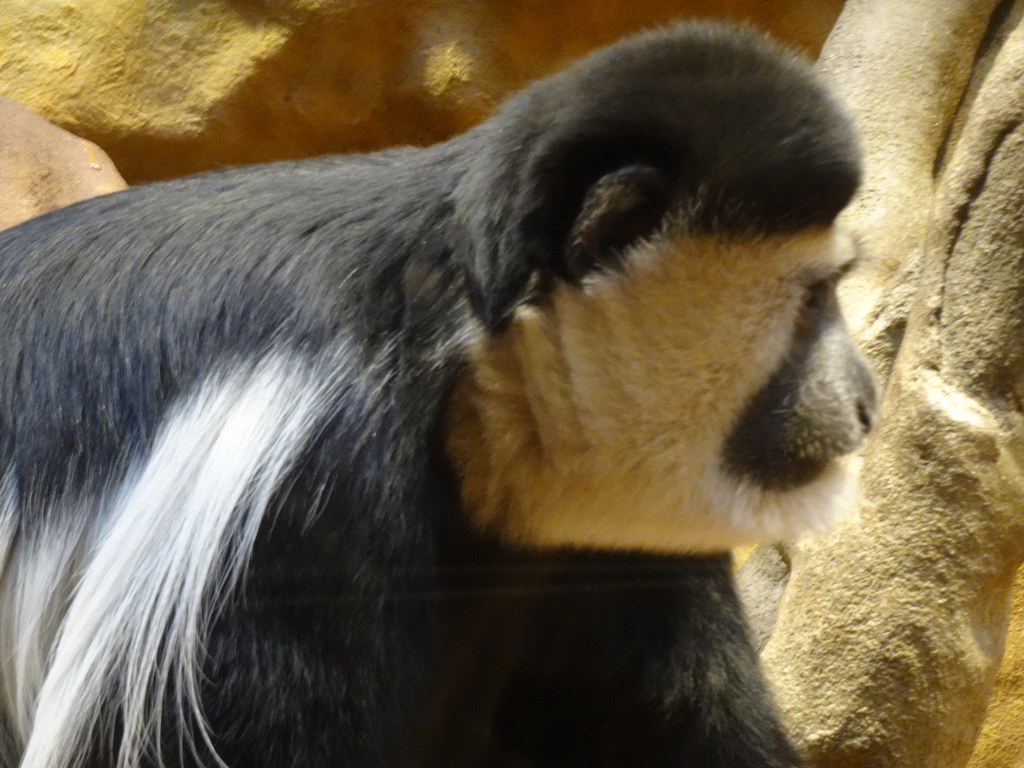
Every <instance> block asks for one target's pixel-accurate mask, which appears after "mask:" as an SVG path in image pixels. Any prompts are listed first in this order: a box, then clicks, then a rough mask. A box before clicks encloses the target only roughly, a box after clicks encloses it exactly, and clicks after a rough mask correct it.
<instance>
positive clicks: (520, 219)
mask: <svg viewBox="0 0 1024 768" xmlns="http://www.w3.org/2000/svg"><path fill="white" fill-rule="evenodd" d="M627 135H628V134H627ZM558 138H561V137H558ZM573 138H574V139H576V140H575V141H568V142H561V141H553V142H545V141H543V140H541V141H537V142H536V144H535V145H534V146H533V147H530V148H529V149H525V150H524V149H523V148H521V147H519V148H517V150H516V151H512V152H507V153H506V152H496V153H495V155H496V157H497V158H498V159H497V160H496V159H495V155H492V156H491V157H490V158H486V159H487V160H489V161H490V162H481V163H480V164H479V165H477V166H476V167H474V168H472V169H471V170H470V171H469V172H468V173H467V174H466V176H465V177H464V178H463V182H462V184H460V186H459V188H458V189H457V190H456V207H457V213H456V215H457V217H458V218H459V219H460V222H461V224H462V226H461V230H462V231H461V234H460V244H459V246H458V248H457V250H458V251H460V258H461V261H462V263H463V265H464V266H465V267H466V268H467V273H468V286H469V295H470V299H471V301H472V303H473V307H474V309H475V310H476V312H477V314H478V315H479V316H480V317H481V319H482V320H483V321H484V322H485V324H486V325H487V327H488V328H489V329H490V330H491V331H492V332H496V331H499V330H500V329H501V328H502V327H503V326H504V325H505V324H506V323H507V322H508V321H509V320H510V319H511V316H512V313H513V312H514V310H515V308H516V306H518V305H519V304H521V303H523V302H524V301H528V300H537V299H540V298H543V295H544V293H546V292H547V291H549V290H550V289H551V288H552V287H553V286H554V285H555V284H556V283H557V282H558V281H565V282H569V283H578V282H579V281H580V280H582V279H583V278H584V277H585V276H586V275H588V274H592V273H593V272H595V271H601V270H606V269H614V268H615V267H617V266H620V265H621V259H622V256H623V254H624V252H625V250H626V248H627V247H628V246H630V245H632V244H633V243H635V242H636V241H637V240H639V239H640V238H642V237H645V236H648V235H651V234H654V233H655V232H656V231H657V229H658V227H659V226H660V224H661V221H662V219H663V217H664V215H665V211H666V210H667V208H668V206H669V203H670V202H671V196H672V194H673V186H672V183H671V179H672V174H670V173H669V172H668V171H667V170H665V169H663V167H662V164H660V163H658V162H656V161H652V160H638V159H635V158H638V157H639V156H640V155H641V153H639V152H631V151H622V150H623V147H622V146H621V144H620V146H619V147H614V144H615V142H612V141H607V140H603V139H602V140H600V141H597V140H589V141H581V140H579V137H573ZM615 138H617V139H620V138H621V134H619V135H617V136H615ZM609 145H611V146H612V147H613V150H612V151H609ZM499 149H503V148H501V147H499ZM614 149H619V150H620V151H619V152H615V151H614ZM530 150H533V151H530ZM617 158H627V159H617ZM516 161H518V162H516Z"/></svg>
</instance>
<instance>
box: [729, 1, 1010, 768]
mask: <svg viewBox="0 0 1024 768" xmlns="http://www.w3.org/2000/svg"><path fill="white" fill-rule="evenodd" d="M996 5H997V4H996V3H995V2H991V1H979V0H973V1H972V0H960V1H944V0H927V2H926V1H924V0H850V2H849V3H848V4H847V7H846V9H845V10H844V13H843V16H842V17H841V19H840V22H839V24H838V26H837V29H836V31H835V33H834V35H833V37H832V38H831V39H830V40H829V42H828V44H827V45H826V48H825V50H824V52H823V63H824V66H825V67H826V70H827V72H828V73H829V75H830V77H831V78H832V79H833V82H835V83H836V85H837V88H839V90H840V91H841V92H842V93H843V94H844V95H845V96H846V98H847V100H848V101H849V102H850V103H851V104H852V106H853V108H854V110H855V111H856V113H857V115H858V118H859V120H860V122H861V125H862V129H863V133H864V138H865V144H866V149H867V157H868V167H867V170H868V178H867V182H866V184H865V187H864V192H863V194H862V195H861V197H860V199H859V201H858V203H857V204H856V205H855V206H854V208H853V209H852V210H851V211H850V212H849V215H848V221H849V223H850V224H851V225H852V226H854V227H855V228H856V229H857V231H858V232H859V233H860V234H861V236H862V237H863V239H864V241H865V243H866V247H867V251H868V253H869V256H872V257H874V261H873V262H872V263H871V264H869V265H868V267H867V268H866V269H865V270H864V271H863V272H862V273H861V276H860V277H859V279H858V280H855V281H854V285H853V286H851V291H850V295H849V296H848V297H847V298H851V299H853V300H854V302H855V303H856V304H858V305H859V306H860V311H859V312H855V313H854V317H855V322H856V323H857V326H858V328H857V330H858V333H859V335H860V338H861V339H862V340H863V341H864V342H865V343H866V344H867V345H868V348H869V351H870V353H871V358H872V361H873V362H874V363H875V365H876V368H877V369H878V371H879V373H880V374H881V376H882V378H883V381H885V383H886V388H885V396H884V400H883V406H882V410H881V424H880V427H879V429H878V431H877V433H876V434H875V435H874V436H873V437H872V439H871V440H870V441H869V444H868V446H867V448H866V450H865V452H864V482H863V500H862V503H861V505H860V507H859V509H858V510H857V513H856V515H855V516H854V517H852V518H851V519H850V520H849V521H847V522H846V523H845V524H843V525H841V526H840V527H839V528H838V529H837V530H835V531H833V532H830V534H828V535H827V536H822V537H817V538H811V539H807V540H804V541H801V542H798V543H797V544H795V545H792V546H790V547H783V548H772V549H770V550H769V551H768V552H767V553H759V552H755V553H754V554H753V555H752V556H751V557H750V559H748V561H747V563H746V564H745V566H744V568H743V570H742V572H741V579H742V580H743V582H744V589H745V592H746V593H747V594H748V595H753V596H756V597H758V598H759V599H762V600H769V601H770V599H771V596H772V595H773V594H778V593H779V589H778V587H779V585H783V586H784V590H782V592H781V598H780V600H779V601H778V604H777V606H776V611H773V610H771V608H770V607H765V606H761V608H760V618H759V622H760V625H759V627H758V636H759V637H760V638H762V640H763V641H764V642H765V646H764V652H763V659H764V663H765V666H766V669H767V671H768V673H769V675H770V677H771V678H772V680H773V683H774V684H775V686H776V689H777V693H778V698H779V701H780V705H781V707H782V709H783V711H784V714H785V716H786V718H787V720H788V722H789V723H790V724H791V726H792V730H793V733H794V735H795V736H796V738H797V739H798V741H799V742H800V743H801V744H802V745H803V746H804V747H805V748H806V750H807V752H808V754H809V756H810V758H811V761H812V764H813V765H816V766H821V767H822V768H825V767H826V766H827V767H828V768H853V767H854V766H857V767H863V768H867V767H868V766H872V767H874V766H885V768H953V766H957V767H959V766H963V765H966V764H967V762H968V760H969V759H970V756H971V754H972V750H973V749H974V746H975V741H976V739H977V736H978V732H979V730H980V728H981V726H982V720H983V718H984V715H985V710H986V706H987V704H988V701H989V696H990V694H991V691H992V686H993V681H994V679H995V676H996V671H997V669H998V667H999V664H1000V661H1001V659H1002V653H1003V647H1004V633H1005V630H1006V626H1007V620H1008V607H1009V600H1008V598H1009V594H1010V589H1011V584H1012V580H1013V575H1014V572H1015V570H1016V568H1017V566H1018V565H1019V564H1020V562H1021V559H1022V557H1024V472H1022V467H1021V462H1022V461H1024V417H1022V415H1021V393H1022V391H1024V344H1022V343H1021V340H1022V331H1024V269H1022V256H1024V219H1022V217H1021V216H1020V211H1021V210H1022V208H1024V184H1022V182H1021V179H1022V178H1024V130H1022V129H1021V128H1020V125H1021V118H1022V116H1024V92H1022V90H1021V82H1024V27H1021V26H1020V24H1019V23H1018V22H1019V14H1018V12H1017V10H1018V9H1019V7H1020V5H1021V3H1020V2H1016V3H1003V4H1001V5H1000V6H999V12H998V13H996V14H994V13H993V12H994V11H995V10H996ZM990 21H991V26H990V24H989V22H990ZM979 49H980V53H981V55H980V56H979V57H978V59H977V61H976V59H975V57H976V55H977V54H978V53H979ZM868 51H870V54H868V53H867V52H868ZM972 71H973V76H974V81H973V82H969V78H970V77H971V75H972ZM957 110H959V113H958V114H957ZM780 562H781V563H783V564H786V563H788V564H789V565H790V567H789V568H788V569H786V568H782V569H780V568H779V563H780ZM773 590H774V591H773ZM776 617H777V618H776ZM773 622H774V624H773ZM1019 730H1020V725H1019V724H1018V731H1019ZM991 765H992V767H993V768H995V766H996V765H999V766H1000V768H1011V767H1012V765H1013V764H1012V763H991Z"/></svg>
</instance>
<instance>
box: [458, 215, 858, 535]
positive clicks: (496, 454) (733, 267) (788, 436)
mask: <svg viewBox="0 0 1024 768" xmlns="http://www.w3.org/2000/svg"><path fill="white" fill-rule="evenodd" d="M851 256H852V249H851V248H849V247H847V245H846V244H845V243H844V238H842V237H841V236H840V235H838V234H837V233H836V232H835V231H834V230H833V229H822V230H812V231H809V232H803V233H801V234H797V235H779V236H773V237H765V238H748V239H740V238H729V239H724V238H723V239H719V238H714V237H710V236H708V237H685V236H684V237H679V236H672V235H671V234H666V233H665V232H662V233H661V234H658V235H656V236H654V237H652V238H650V239H647V240H644V241H642V242H641V243H639V244H637V245H634V246H632V247H631V248H630V249H629V251H628V253H626V254H624V258H623V259H622V263H621V265H620V267H621V268H619V269H615V270H609V271H606V272H596V273H594V274H592V275H591V276H589V277H587V278H585V279H584V280H583V281H581V282H580V283H579V284H577V285H570V284H563V285H560V286H558V287H557V288H556V289H555V290H554V291H553V292H552V294H551V295H550V297H549V298H548V300H546V301H545V302H544V303H543V304H541V305H540V306H535V307H525V308H521V309H520V310H519V311H518V313H517V314H516V316H515V318H514V319H513V321H512V323H511V324H510V326H509V327H508V328H507V329H506V330H505V331H504V333H502V334H501V335H500V336H499V337H497V338H495V339H491V340H489V341H488V342H485V343H484V344H483V345H482V346H481V347H480V348H479V349H478V350H477V352H476V354H475V356H474V360H473V363H472V365H471V368H470V373H469V374H468V376H467V377H466V379H465V380H464V381H463V382H462V383H461V384H460V386H459V387H458V389H457V391H456V394H455V399H454V403H453V409H452V413H453V419H452V422H451V423H452V432H451V439H450V449H451V452H452V455H453V458H454V459H455V463H456V465H457V467H458V469H459V471H460V474H461V477H462V482H463V496H464V500H465V502H466V506H467V508H468V510H469V513H470V514H471V515H472V516H473V517H474V519H475V520H476V522H477V523H478V524H480V525H481V526H483V527H485V528H491V529H494V530H496V531H497V532H498V533H499V534H500V535H502V536H504V537H507V538H510V539H513V540H518V541H522V542H524V543H530V544H538V545H546V546H551V545H555V546H559V545H567V546H602V547H616V548H622V547H629V548H633V547H637V548H643V549H650V550H673V551H681V550H702V549H713V548H721V547H722V546H724V545H730V544H740V543H745V542H750V541H755V540H764V539H779V538H784V537H788V536H791V535H794V534H796V533H798V532H800V531H802V530H804V529H806V528H808V527H816V526H820V525H823V524H825V523H827V522H828V521H830V520H831V519H832V518H833V517H834V516H835V515H836V514H837V513H839V512H840V511H841V510H842V509H843V508H845V507H846V506H847V505H848V502H849V500H850V496H851V479H850V474H851V473H850V471H849V468H848V467H847V466H846V462H844V460H843V459H842V457H843V456H844V455H846V454H848V453H849V452H851V451H852V450H853V449H854V448H856V447H857V445H858V444H859V443H860V441H861V439H862V438H863V436H864V434H865V433H866V432H867V430H868V429H869V427H870V422H871V419H872V414H873V410H874V392H873V386H872V380H871V376H870V374H869V373H868V371H867V369H866V367H865V365H864V363H863V361H862V359H861V358H860V356H859V355H858V353H857V352H856V351H855V349H854V347H853V345H852V343H851V341H850V339H849V335H848V333H847V330H846V328H845V324H844V322H843V319H842V315H841V313H840V311H839V307H838V303H837V301H836V296H835V287H836V282H837V281H838V278H839V276H840V275H841V274H842V273H843V272H844V271H845V269H846V268H847V266H848V263H849V262H850V260H851Z"/></svg>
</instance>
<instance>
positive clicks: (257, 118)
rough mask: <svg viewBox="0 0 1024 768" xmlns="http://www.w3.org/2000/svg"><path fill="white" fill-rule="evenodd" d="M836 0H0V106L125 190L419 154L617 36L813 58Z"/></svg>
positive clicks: (838, 0)
mask: <svg viewBox="0 0 1024 768" xmlns="http://www.w3.org/2000/svg"><path fill="white" fill-rule="evenodd" d="M841 6H842V2H841V0H784V1H783V0H778V1H776V2H771V3H766V2H763V0H717V1H716V0H586V1H585V2H579V0H545V2H536V0H529V1H524V0H446V1H445V2H441V1H440V0H391V1H390V2H386V3H383V2H371V0H348V1H347V2H341V1H340V0H277V1H275V2H265V3H264V2H253V1H252V0H244V1H239V2H224V0H190V1H189V2H172V1H171V0H158V1H155V2H146V3H140V2H137V0H89V2H82V1H80V0H74V1H69V2H46V3H42V2H38V0H3V9H2V11H0V94H3V95H6V96H9V97H12V98H14V99H17V100H18V101H20V102H21V103H23V104H25V105H27V106H29V107H30V108H32V109H34V110H36V111H37V112H39V113H40V114H41V115H43V116H44V117H46V118H48V119H50V120H52V121H53V122H55V123H57V124H58V125H61V126H62V127H64V128H67V129H68V130H70V131H72V132H74V133H75V134H77V135H79V136H84V137H86V138H88V139H90V140H92V141H94V142H96V143H97V144H99V145H100V146H102V147H104V148H105V149H106V150H107V152H109V153H110V156H111V157H112V158H113V159H114V161H115V162H116V163H117V166H118V168H119V169H120V170H121V172H122V173H123V174H124V175H125V177H126V178H127V179H129V180H130V181H132V182H133V183H134V182H138V181H142V180H148V179H155V178H167V177H172V176H181V175H184V174H186V173H190V172H193V171H198V170H203V169H207V168H213V167H219V166H223V165H231V164H239V163H247V162H258V161H263V160H271V159H280V158H285V157H298V156H306V155H313V154H322V153H325V152H336V151H352V150H368V149H374V148H378V147H382V146H388V145H393V144H402V143H419V144H422V143H430V142H434V141H437V140H439V139H442V138H445V137H447V136H449V135H451V134H452V133H455V132H457V131H460V130H463V129H464V128H466V127H467V126H469V125H472V124H473V123H475V122H477V121H478V120H480V119H481V118H482V117H484V116H485V115H486V114H488V113H489V112H490V110H491V109H492V108H493V107H494V105H495V104H496V103H497V102H498V101H499V100H500V99H501V98H502V96H503V95H504V94H506V93H507V92H508V91H509V90H511V89H514V88H517V87H519V86H521V85H523V84H524V83H526V82H527V81H529V80H531V79H533V78H534V77H537V76H539V75H541V74H544V73H546V72H550V71H553V70H555V69H557V68H559V67H560V66H562V65H563V64H565V63H566V62H567V61H569V60H571V59H573V58H575V57H577V56H579V55H581V54H583V53H585V52H587V51H588V50H590V49H592V48H595V47H597V46H599V45H601V44H603V43H605V42H608V41H611V40H614V39H615V38H617V37H619V36H621V35H622V34H625V33H627V32H631V31H635V30H637V29H640V28H644V27H649V26H653V25H657V24H664V23H668V22H670V21H672V20H673V19H677V18H682V17H692V16H716V17H728V18H732V19H737V20H750V21H753V22H755V23H757V24H758V25H759V26H761V27H762V28H765V29H767V30H770V31H772V32H774V33H776V34H777V35H778V36H780V37H782V38H784V39H787V40H789V41H791V42H793V43H795V44H797V45H800V46H802V47H803V48H804V49H806V50H808V51H809V52H812V53H815V52H817V50H818V48H819V47H820V45H821V43H822V41H823V40H824V38H825V35H826V34H827V32H828V30H829V29H830V28H831V26H832V23H833V21H834V19H835V17H836V15H837V14H838V12H839V9H840V8H841Z"/></svg>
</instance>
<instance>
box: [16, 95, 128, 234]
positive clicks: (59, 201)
mask: <svg viewBox="0 0 1024 768" xmlns="http://www.w3.org/2000/svg"><path fill="white" fill-rule="evenodd" d="M0 125H3V131H0V229H3V228H5V227H10V226H13V225H15V224H17V223H18V222H20V221H24V220H25V219H30V218H32V217H33V216H38V215H39V214H41V213H45V212H46V211H49V210H52V209H54V208H60V207H61V206H64V205H71V203H74V202H77V201H78V200H84V199H85V198H87V197H94V196H96V195H104V194H107V193H108V192H114V191H115V190H118V189H123V188H124V186H125V183H124V179H122V178H121V177H120V175H118V173H117V171H116V170H115V169H114V165H113V163H111V162H110V158H109V157H107V155H106V153H104V152H103V150H101V149H100V148H99V147H97V146H96V145H95V144H93V143H92V142H90V141H85V140H84V139H80V138H78V137H77V136H72V135H71V134H70V133H68V132H67V131H64V130H61V129H60V128H58V127H57V126H55V125H53V124H51V123H48V122H47V121H46V120H44V119H43V118H41V117H39V116H38V115H36V114H35V113H33V112H31V111H30V110H28V109H25V108H24V107H23V106H21V105H20V104H17V103H15V102H13V101H11V100H10V99H5V98H3V97H0Z"/></svg>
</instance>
